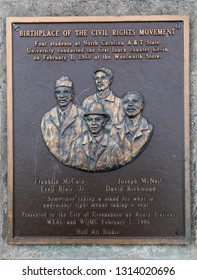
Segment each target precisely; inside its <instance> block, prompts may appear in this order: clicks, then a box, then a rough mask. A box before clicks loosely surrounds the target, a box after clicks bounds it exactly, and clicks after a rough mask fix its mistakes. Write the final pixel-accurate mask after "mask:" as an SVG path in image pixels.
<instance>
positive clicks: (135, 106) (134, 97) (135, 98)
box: [122, 90, 144, 118]
mask: <svg viewBox="0 0 197 280" xmlns="http://www.w3.org/2000/svg"><path fill="white" fill-rule="evenodd" d="M122 103H123V108H124V111H125V113H126V115H127V116H128V117H130V118H134V117H136V116H138V115H139V114H141V112H142V110H143V109H144V97H143V95H142V94H141V93H140V92H139V91H136V90H134V91H132V90H131V91H126V92H125V93H124V94H123V97H122Z"/></svg>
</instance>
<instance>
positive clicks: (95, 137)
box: [89, 133, 103, 144]
mask: <svg viewBox="0 0 197 280" xmlns="http://www.w3.org/2000/svg"><path fill="white" fill-rule="evenodd" d="M102 138H103V134H102V133H100V134H99V135H97V136H92V135H91V134H90V133H89V139H90V142H91V143H93V142H94V140H96V142H97V143H98V144H99V143H100V142H101V140H102Z"/></svg>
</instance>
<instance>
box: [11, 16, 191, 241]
mask: <svg viewBox="0 0 197 280" xmlns="http://www.w3.org/2000/svg"><path fill="white" fill-rule="evenodd" d="M87 45H88V46H87ZM7 53H8V165H9V169H8V185H9V209H8V218H9V234H8V235H9V242H10V243H17V244H21V243H32V244H36V243H41V244H50V243H54V244H55V243H68V244H69V243H87V244H89V243H95V244H96V243H98V244H113V243H120V244H121V243H122V244H124V243H128V244H129V243H130V244H168V243H169V244H172V243H173V244H175V243H176V244H182V243H186V242H188V241H189V221H190V219H189V217H190V215H189V211H190V210H189V209H190V207H189V205H190V203H189V163H188V162H189V124H188V123H189V112H188V111H189V106H188V71H189V69H188V19H187V18H186V17H175V16H171V17H167V16H164V17H162V16H160V17H155V16H152V17H120V18H115V17H98V18H92V17H89V18H10V19H8V21H7ZM62 53H63V54H62ZM103 67H105V68H107V69H110V70H112V72H113V74H114V77H113V82H112V83H111V85H110V90H112V92H113V94H114V95H115V96H116V97H119V98H120V100H121V99H122V96H123V94H124V92H126V91H139V92H141V93H142V94H143V97H144V104H145V107H144V108H143V109H142V110H141V113H140V114H141V115H140V116H141V118H142V117H143V119H144V120H146V121H147V122H148V123H149V124H151V125H152V127H153V131H152V133H151V136H150V137H149V138H148V140H147V142H146V141H145V142H146V143H145V142H143V143H142V147H141V146H139V147H138V146H137V155H136V156H134V157H133V158H132V157H131V158H130V159H129V160H128V161H124V163H123V164H119V165H118V168H117V169H115V170H113V169H114V168H113V167H114V165H110V164H109V162H110V160H112V158H109V157H108V158H107V157H106V158H105V160H103V162H102V164H103V163H106V168H102V170H101V171H102V172H100V171H99V170H96V172H95V170H93V169H91V168H89V170H88V171H89V172H87V171H84V169H85V168H84V166H85V165H83V166H82V168H79V167H78V166H77V168H73V167H76V166H75V165H74V164H72V163H71V162H69V163H68V162H67V161H66V160H67V159H66V160H64V156H65V153H66V152H68V155H69V156H70V154H69V152H70V151H71V150H72V149H70V146H69V149H68V148H66V146H65V143H66V141H67V138H65V139H63V141H62V143H61V147H62V145H63V146H64V149H65V150H64V149H63V151H65V153H64V152H63V154H61V156H60V155H59V154H58V152H57V150H55V152H53V150H52V147H51V146H50V145H47V143H46V139H45V137H43V134H42V132H41V121H42V118H43V116H44V115H45V114H46V113H47V112H50V110H51V109H52V108H54V107H56V106H57V101H56V98H55V94H54V91H55V83H56V81H57V80H58V78H59V77H61V76H68V77H69V79H70V80H71V81H72V82H73V84H74V93H75V98H74V100H73V101H72V103H73V104H74V105H75V106H77V108H79V109H80V108H81V104H82V102H83V101H84V99H86V98H88V97H89V96H90V95H92V94H94V93H95V92H96V86H95V81H94V78H93V73H94V72H95V70H97V69H99V68H103ZM66 83H69V82H68V80H66ZM66 85H68V84H66ZM74 105H73V106H74ZM90 111H91V109H90V110H89V111H88V114H89V112H90ZM114 111H117V113H116V115H117V116H118V114H120V110H118V109H117V107H114ZM80 112H81V113H79V115H80V114H81V115H80V116H81V117H82V119H83V115H84V113H82V111H80ZM86 113H87V112H86ZM83 121H84V122H85V120H84V119H83ZM118 124H120V123H118ZM121 124H122V123H121ZM116 125H117V123H116V124H113V128H114V126H116ZM70 127H71V126H69V128H70ZM86 128H87V127H86ZM138 128H139V125H138ZM120 129H121V131H122V126H121V127H120ZM47 133H48V132H47ZM69 133H73V131H72V130H71V132H69ZM85 133H86V132H84V131H83V132H81V133H80V135H77V139H80V137H81V136H83V135H85ZM111 134H113V132H111ZM111 134H110V133H109V135H108V136H109V139H111V140H110V141H111V142H109V144H108V146H107V147H108V148H109V147H110V148H111V149H112V148H113V147H111V146H113V145H115V144H114V143H117V144H118V146H120V147H121V148H122V146H121V145H122V143H123V142H122V141H121V140H119V142H118V141H117V139H116V140H115V142H113V141H114V140H113V141H112V138H114V135H111ZM133 134H134V130H133ZM53 135H54V134H53ZM70 135H71V134H70ZM112 136H113V137H112ZM67 137H68V136H67ZM124 137H126V136H125V134H124ZM73 138H74V140H75V136H73ZM124 139H125V138H124ZM74 143H75V142H74ZM76 143H77V145H78V147H81V146H80V145H79V143H81V140H80V141H78V140H76ZM112 143H113V145H112ZM131 146H132V149H133V150H134V146H135V144H134V142H132V145H131ZM67 147H68V146H67ZM66 149H67V150H66ZM117 149H118V147H117V148H116V150H117ZM133 150H132V151H133ZM58 151H59V150H58ZM133 154H134V152H133ZM76 156H79V154H77V155H76ZM84 164H85V163H84ZM109 166H112V168H111V169H110V168H109ZM92 171H94V172H92Z"/></svg>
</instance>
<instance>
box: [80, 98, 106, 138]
mask: <svg viewBox="0 0 197 280" xmlns="http://www.w3.org/2000/svg"><path fill="white" fill-rule="evenodd" d="M84 119H85V120H86V123H87V126H88V129H89V131H90V133H91V134H93V135H97V134H99V133H100V132H101V131H102V130H103V128H104V127H105V125H106V123H107V121H108V120H109V119H110V116H109V115H108V114H107V113H106V112H105V111H104V109H103V106H102V104H100V103H96V102H95V103H93V104H92V105H90V107H89V109H88V110H87V112H86V113H85V114H84Z"/></svg>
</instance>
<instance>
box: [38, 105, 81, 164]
mask: <svg viewBox="0 0 197 280" xmlns="http://www.w3.org/2000/svg"><path fill="white" fill-rule="evenodd" d="M82 116H83V110H82V109H81V108H80V107H78V106H76V105H75V104H72V107H71V109H70V112H69V113H68V115H67V116H66V118H65V120H64V121H63V122H62V123H61V124H60V121H59V116H58V107H57V106H56V107H54V108H53V109H51V110H50V111H49V112H47V113H46V114H45V115H44V116H43V118H42V122H41V131H42V135H43V138H44V141H45V144H46V145H47V147H48V148H49V150H50V152H51V153H52V154H53V155H54V156H55V157H57V158H58V159H59V160H60V161H61V162H63V163H64V164H67V162H68V159H69V153H70V147H71V143H72V142H73V140H75V139H76V138H77V137H79V135H80V134H81V133H82V131H83V117H82Z"/></svg>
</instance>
